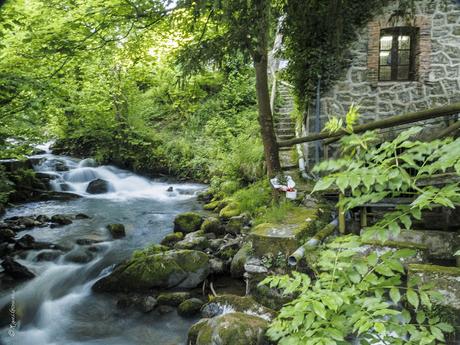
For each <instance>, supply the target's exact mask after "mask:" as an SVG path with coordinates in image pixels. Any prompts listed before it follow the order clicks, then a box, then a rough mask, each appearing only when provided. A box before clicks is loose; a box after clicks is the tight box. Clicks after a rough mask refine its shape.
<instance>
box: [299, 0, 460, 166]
mask: <svg viewBox="0 0 460 345" xmlns="http://www.w3.org/2000/svg"><path fill="white" fill-rule="evenodd" d="M442 3H443V2H442V1H430V0H422V1H419V2H418V3H417V13H416V17H415V18H414V19H413V22H412V23H411V24H412V25H413V26H416V27H418V28H419V32H418V35H417V36H418V37H417V44H416V50H415V52H416V74H415V76H416V77H415V80H414V81H390V82H388V81H386V82H382V81H378V77H377V73H378V61H379V60H378V59H379V37H380V30H381V29H383V28H386V27H391V25H390V24H389V23H388V19H389V14H390V13H391V12H392V8H391V7H389V8H388V9H387V10H386V11H385V13H387V14H388V15H382V16H379V17H377V18H375V19H374V20H373V21H371V22H370V23H369V24H368V25H367V27H365V28H364V29H363V30H362V31H361V32H360V33H359V35H358V39H357V40H356V42H354V43H353V44H352V45H351V47H350V53H351V54H350V55H351V59H350V64H349V66H350V67H349V68H348V69H347V70H346V71H345V72H344V74H343V76H342V78H340V79H339V81H337V83H336V84H335V85H334V87H333V88H332V89H330V90H328V91H327V92H326V93H323V96H322V98H321V123H322V125H324V123H325V122H326V121H327V120H328V117H330V116H338V115H344V114H345V113H346V112H347V110H348V108H349V107H350V105H351V104H352V103H355V104H359V105H360V106H361V110H360V113H361V122H364V123H365V122H369V121H372V120H376V119H381V118H385V117H388V116H392V115H398V114H402V113H405V112H410V111H416V110H422V109H426V108H431V107H435V106H442V105H446V104H449V103H455V102H460V5H459V4H458V3H456V2H454V1H450V2H448V3H447V4H442ZM407 25H408V23H405V22H399V23H396V25H395V26H407ZM310 114H311V116H310V119H309V126H307V127H309V128H314V111H311V112H310ZM435 122H436V123H439V122H440V120H436V121H435ZM307 131H308V130H306V131H305V132H307ZM306 146H307V145H305V147H304V149H305V150H306V151H308V149H307V148H306ZM309 146H310V148H311V147H312V145H311V144H310V145H309ZM312 151H313V150H312V149H310V153H311V152H312ZM310 157H311V155H310Z"/></svg>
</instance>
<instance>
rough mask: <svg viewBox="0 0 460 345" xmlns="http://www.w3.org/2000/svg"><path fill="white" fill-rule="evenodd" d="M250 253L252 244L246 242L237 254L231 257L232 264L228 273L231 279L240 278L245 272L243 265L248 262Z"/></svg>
mask: <svg viewBox="0 0 460 345" xmlns="http://www.w3.org/2000/svg"><path fill="white" fill-rule="evenodd" d="M251 253H252V244H251V243H250V242H246V243H244V244H243V246H242V247H241V248H240V250H238V252H237V253H236V254H235V255H234V256H233V260H232V263H231V265H230V273H231V275H232V277H233V278H241V277H243V274H244V272H245V269H244V264H245V263H246V261H247V260H248V258H249V256H250V255H251Z"/></svg>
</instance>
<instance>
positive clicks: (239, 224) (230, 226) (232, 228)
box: [225, 215, 247, 235]
mask: <svg viewBox="0 0 460 345" xmlns="http://www.w3.org/2000/svg"><path fill="white" fill-rule="evenodd" d="M246 222H247V217H246V216H244V215H241V216H235V217H231V218H230V219H229V220H228V223H227V226H226V227H225V231H226V232H228V233H230V234H234V235H237V234H240V233H241V229H243V226H244V225H245V223H246Z"/></svg>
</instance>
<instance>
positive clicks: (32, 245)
mask: <svg viewBox="0 0 460 345" xmlns="http://www.w3.org/2000/svg"><path fill="white" fill-rule="evenodd" d="M55 247H56V246H55V245H54V244H53V243H49V242H37V241H35V238H34V237H33V236H30V235H24V236H22V237H21V238H20V239H18V240H17V241H16V243H15V245H14V248H15V249H18V250H31V249H35V250H37V249H54V248H55Z"/></svg>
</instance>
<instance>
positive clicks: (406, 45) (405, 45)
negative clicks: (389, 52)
mask: <svg viewBox="0 0 460 345" xmlns="http://www.w3.org/2000/svg"><path fill="white" fill-rule="evenodd" d="M398 48H399V49H410V36H398Z"/></svg>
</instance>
